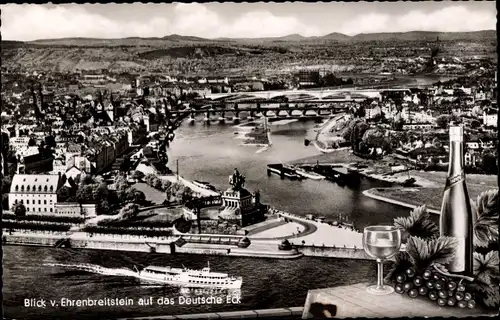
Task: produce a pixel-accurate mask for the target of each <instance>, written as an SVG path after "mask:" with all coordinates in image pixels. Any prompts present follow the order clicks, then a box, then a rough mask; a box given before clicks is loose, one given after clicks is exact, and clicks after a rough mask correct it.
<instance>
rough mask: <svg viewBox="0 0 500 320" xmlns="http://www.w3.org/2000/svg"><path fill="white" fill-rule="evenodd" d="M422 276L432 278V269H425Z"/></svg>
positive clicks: (426, 278) (427, 278)
mask: <svg viewBox="0 0 500 320" xmlns="http://www.w3.org/2000/svg"><path fill="white" fill-rule="evenodd" d="M422 278H424V279H425V280H429V279H430V278H432V271H431V270H429V269H427V270H425V271H424V274H423V275H422Z"/></svg>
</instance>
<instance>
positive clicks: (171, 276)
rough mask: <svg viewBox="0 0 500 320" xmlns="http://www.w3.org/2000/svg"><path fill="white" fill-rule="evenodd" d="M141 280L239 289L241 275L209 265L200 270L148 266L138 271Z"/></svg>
mask: <svg viewBox="0 0 500 320" xmlns="http://www.w3.org/2000/svg"><path fill="white" fill-rule="evenodd" d="M138 277H139V279H141V280H145V281H148V282H156V283H165V284H171V285H178V286H181V287H191V288H223V289H239V288H241V284H242V283H243V278H242V277H232V276H229V275H228V274H227V273H219V272H211V271H210V267H205V268H203V269H201V270H191V269H187V268H171V267H157V266H149V267H146V268H144V269H142V270H141V271H139V272H138Z"/></svg>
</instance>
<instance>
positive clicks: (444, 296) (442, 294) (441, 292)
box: [438, 290, 448, 299]
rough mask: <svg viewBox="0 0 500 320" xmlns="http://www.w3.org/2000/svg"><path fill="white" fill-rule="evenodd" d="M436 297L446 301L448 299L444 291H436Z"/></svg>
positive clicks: (446, 292)
mask: <svg viewBox="0 0 500 320" xmlns="http://www.w3.org/2000/svg"><path fill="white" fill-rule="evenodd" d="M438 296H439V297H440V298H442V299H446V298H448V291H444V290H439V291H438Z"/></svg>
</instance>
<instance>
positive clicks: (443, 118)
mask: <svg viewBox="0 0 500 320" xmlns="http://www.w3.org/2000/svg"><path fill="white" fill-rule="evenodd" d="M436 124H437V126H438V127H439V128H442V129H447V128H448V125H449V124H450V116H449V115H446V114H443V115H440V116H439V117H437V118H436Z"/></svg>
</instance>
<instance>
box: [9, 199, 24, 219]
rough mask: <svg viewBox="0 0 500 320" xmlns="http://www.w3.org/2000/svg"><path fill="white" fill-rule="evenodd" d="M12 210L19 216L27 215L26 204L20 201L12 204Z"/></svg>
mask: <svg viewBox="0 0 500 320" xmlns="http://www.w3.org/2000/svg"><path fill="white" fill-rule="evenodd" d="M11 210H12V212H14V214H15V215H16V216H18V217H24V216H26V207H25V206H24V204H22V203H20V202H17V201H16V202H15V203H14V205H12V209H11Z"/></svg>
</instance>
